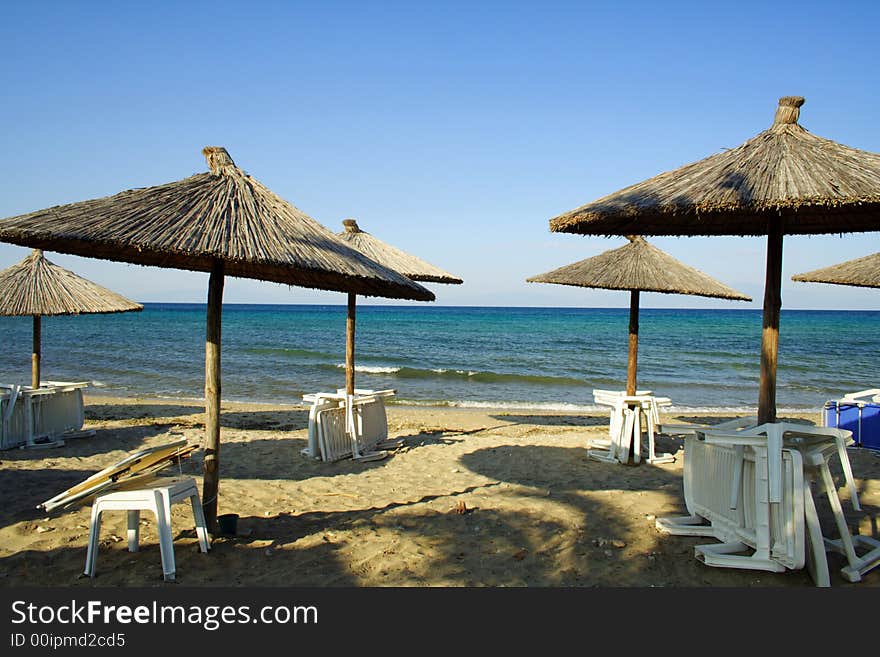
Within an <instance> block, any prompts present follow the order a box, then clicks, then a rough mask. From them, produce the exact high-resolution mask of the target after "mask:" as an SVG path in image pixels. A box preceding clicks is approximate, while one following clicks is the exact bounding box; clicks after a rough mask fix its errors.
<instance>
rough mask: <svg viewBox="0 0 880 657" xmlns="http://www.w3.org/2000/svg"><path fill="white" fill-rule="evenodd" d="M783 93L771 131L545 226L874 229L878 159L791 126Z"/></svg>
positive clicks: (686, 230)
mask: <svg viewBox="0 0 880 657" xmlns="http://www.w3.org/2000/svg"><path fill="white" fill-rule="evenodd" d="M803 103H804V99H803V98H801V97H799V96H785V97H783V98H780V99H779V108H778V109H777V112H776V117H775V120H774V122H773V125H772V126H771V127H770V128H769V129H767V130H765V131H763V132H761V133H759V134H758V135H756V136H755V137H753V138H751V139H749V140H748V141H746V142H745V143H743V144H741V145H740V146H737V147H736V148H731V149H729V150H725V151H723V152H721V153H716V154H715V155H711V156H709V157H707V158H705V159H702V160H700V161H698V162H694V163H693V164H688V165H686V166H683V167H680V168H678V169H674V170H672V171H667V172H665V173H661V174H660V175H658V176H655V177H653V178H649V179H648V180H645V181H643V182H640V183H637V184H635V185H631V186H629V187H625V188H624V189H621V190H620V191H617V192H614V193H613V194H609V195H607V196H603V197H602V198H600V199H597V200H596V201H593V202H591V203H588V204H586V205H582V206H581V207H579V208H576V209H574V210H571V211H570V212H566V213H564V214H561V215H559V216H557V217H555V218H553V219H551V220H550V230H551V231H555V232H564V233H582V234H586V235H626V234H631V233H637V234H640V235H766V234H767V231H768V227H767V226H768V221H769V220H770V218H771V217H772V218H774V219H775V218H777V217H778V218H779V219H780V220H781V223H782V232H783V233H784V234H789V235H794V234H819V233H840V232H858V231H873V230H880V154H878V153H871V152H869V151H863V150H858V149H855V148H850V147H849V146H844V145H842V144H839V143H837V142H834V141H831V140H829V139H824V138H822V137H818V136H816V135H814V134H812V133H810V132H808V131H807V130H805V129H804V128H803V127H801V126H800V125H799V124H798V122H797V121H798V117H799V114H800V107H801V106H802V105H803Z"/></svg>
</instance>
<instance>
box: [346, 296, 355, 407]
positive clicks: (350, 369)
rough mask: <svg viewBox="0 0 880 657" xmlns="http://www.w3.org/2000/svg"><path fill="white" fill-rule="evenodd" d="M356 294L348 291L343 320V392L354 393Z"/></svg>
mask: <svg viewBox="0 0 880 657" xmlns="http://www.w3.org/2000/svg"><path fill="white" fill-rule="evenodd" d="M356 303H357V295H356V294H355V293H354V292H349V293H348V317H347V318H346V320H345V394H346V395H353V394H354V326H355V315H356V312H357V305H356Z"/></svg>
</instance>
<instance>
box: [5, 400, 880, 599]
mask: <svg viewBox="0 0 880 657" xmlns="http://www.w3.org/2000/svg"><path fill="white" fill-rule="evenodd" d="M699 419H700V418H697V417H694V416H689V417H688V416H683V415H681V414H671V415H670V416H668V417H664V418H663V420H664V421H676V422H682V421H695V420H699ZM702 419H703V420H706V421H708V422H714V421H717V420H720V419H721V417H720V416H717V415H716V416H713V417H711V418H705V417H704V418H702ZM785 419H791V420H802V421H807V422H810V423H816V422H817V421H818V417H817V414H802V415H785ZM307 420H308V410H307V408H306V407H305V406H302V405H290V406H279V405H263V404H242V403H224V404H223V407H222V416H221V424H222V439H221V445H222V446H221V482H220V497H219V513H221V514H226V513H235V514H238V515H239V516H240V519H239V522H238V535H236V536H217V537H215V538H214V541H213V545H212V550H211V552H210V553H208V554H202V553H200V552H199V551H198V545H197V540H196V536H195V531H194V530H193V523H192V515H191V512H190V510H189V509H188V507H187V506H186V505H183V504H180V505H175V506H174V507H173V513H172V516H173V528H174V533H175V557H176V560H177V584H178V585H183V586H265V587H275V586H318V587H340V586H356V587H385V586H395V587H396V586H403V587H412V586H415V587H436V586H444V587H445V586H455V587H459V586H490V587H501V586H507V587H525V586H530V587H597V586H598V587H792V586H794V587H798V586H800V587H803V586H808V587H811V586H812V581H811V579H810V577H809V575H808V574H807V572H806V571H805V570H802V571H789V572H786V573H779V574H777V573H769V572H762V571H746V570H731V569H721V568H711V567H708V566H705V565H704V564H702V563H700V562H698V561H697V560H696V559H695V558H694V551H693V548H694V546H695V545H698V544H701V543H707V542H712V540H711V539H705V538H693V537H682V536H668V535H664V534H662V533H660V532H658V531H657V530H656V529H655V523H654V521H655V518H657V517H664V516H670V515H681V514H683V513H684V512H685V508H684V500H683V496H682V458H681V457H682V445H681V442H680V441H677V440H672V439H669V438H661V441H660V443H659V445H658V449H662V450H663V451H670V452H673V453H676V454H677V457H678V458H676V460H675V462H674V463H668V464H661V465H648V464H644V463H643V464H641V465H638V466H623V465H612V464H607V463H601V462H597V461H593V460H590V459H589V458H588V457H587V451H586V445H587V441H588V439H589V438H590V437H601V436H602V435H603V434H604V433H605V432H607V423H608V418H607V415H605V414H602V413H598V412H597V413H595V414H586V415H583V414H562V413H534V412H531V411H528V412H517V411H512V410H509V409H508V410H504V411H493V410H491V409H456V408H436V407H404V406H389V409H388V424H389V436H390V437H393V438H399V439H401V441H402V446H401V447H399V448H398V449H395V450H392V451H390V452H389V455H388V456H387V457H386V458H385V459H383V460H379V461H372V462H363V463H361V462H353V461H351V460H344V461H340V462H337V463H324V462H321V461H316V460H313V459H310V458H307V457H305V456H303V455H302V454H301V450H302V449H303V448H304V447H305V446H306V441H307ZM203 421H204V415H203V407H202V405H201V402H200V401H199V400H194V401H180V400H167V399H164V400H163V399H152V398H131V399H118V398H110V397H102V396H95V395H92V396H88V397H87V399H86V425H85V428H88V429H94V430H95V435H94V437H91V438H82V439H77V440H71V441H68V443H67V444H66V445H65V446H63V447H60V448H51V449H30V450H23V449H22V450H19V449H17V450H9V451H5V452H0V489H2V490H3V492H4V497H5V500H4V504H3V505H2V508H0V586H3V587H13V586H26V585H36V586H63V587H95V586H125V587H136V586H137V587H140V586H158V587H161V586H175V584H174V583H165V582H163V579H162V569H161V564H160V559H159V548H158V544H157V539H156V532H155V522H154V519H153V518H152V517H151V516H150V515H149V514H144V515H143V516H142V520H141V525H142V528H141V545H142V547H141V551H140V552H138V553H130V552H128V551H127V549H126V541H125V539H124V537H125V533H126V532H125V514H124V513H121V512H120V513H108V514H105V517H104V522H103V528H102V533H101V549H100V553H99V556H98V563H97V576H96V577H95V578H93V579H92V578H86V577H83V576H82V571H83V565H84V562H85V553H86V545H87V539H88V523H89V511H90V507H89V505H88V504H83V505H79V506H77V507H74V508H71V509H67V510H62V511H58V512H53V513H50V514H46V513H45V512H40V511H37V510H36V506H37V504H39V503H40V502H42V501H44V500H46V499H48V498H50V497H52V496H53V495H55V494H57V493H59V492H61V491H62V490H64V489H66V488H68V487H70V486H72V485H74V484H76V483H78V482H79V481H81V480H83V479H85V478H86V477H88V476H89V475H91V474H93V473H94V472H96V471H98V470H100V469H101V468H104V467H106V466H107V465H110V464H112V463H114V462H116V461H118V460H119V459H121V458H123V457H124V456H126V455H127V454H130V453H132V452H134V451H137V450H139V449H142V448H144V447H148V446H155V445H161V444H164V443H167V442H168V441H170V440H172V439H174V438H179V437H186V438H187V439H188V441H190V442H191V443H196V444H199V445H201V444H202V441H203V439H204V434H203V428H204V427H203ZM850 460H851V462H852V466H853V471H854V474H855V478H856V483H857V486H858V489H859V493H860V496H861V502H862V505H863V509H864V512H863V513H856V512H853V511H852V510H851V506H850V505H849V499H848V494H847V492H846V490H845V489H844V488H841V492H840V494H841V497H842V498H843V500H844V506H845V509H846V510H847V515H848V519H849V521H850V524H851V526H852V528H853V529H855V528H858V529H859V531H860V533H862V534H868V535H874V536H875V537H878V536H880V529H878V524H877V518H878V516H880V458H878V455H877V453H875V452H870V451H867V450H858V449H851V450H850ZM834 466H837V461H836V459H834V461H833V467H832V471H833V472H834V475H835V478H836V480H837V482H838V484H839V485H842V481H843V479H842V473H841V472H840V471H839V467H836V468H835V467H834ZM175 470H177V468H174V469H169V470H166V471H165V473H167V474H174V473H175ZM179 471H180V472H181V473H183V474H188V475H191V476H193V477H195V478H196V479H197V480H198V483H199V487H200V489H201V475H202V463H201V451H200V450H197V451H196V452H195V453H194V458H192V459H190V460H187V461H186V462H184V463H183V464H182V465H181V466H180V468H179ZM163 474H164V473H163ZM823 511H824V510H823V509H822V508H820V513H823ZM823 518H824V516H823ZM825 520H827V518H824V519H823V522H825ZM829 565H830V566H831V574H832V586H834V587H869V586H880V569H877V570H874V571H873V572H870V573H868V574H867V575H866V576H865V578H864V579H863V581H862V582H859V583H857V584H852V583H850V582H848V581H846V580H845V579H844V578H843V577H842V576H841V574H840V572H839V570H840V567H841V566H842V565H843V560H842V558H839V557H838V556H837V555H833V554H829Z"/></svg>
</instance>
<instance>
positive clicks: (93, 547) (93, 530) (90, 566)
mask: <svg viewBox="0 0 880 657" xmlns="http://www.w3.org/2000/svg"><path fill="white" fill-rule="evenodd" d="M100 534H101V508H100V505H99V504H98V503H97V502H96V503H95V504H93V505H92V519H91V522H90V523H89V548H88V550H86V568H85V571H84V573H85V574H86V575H88V576H89V577H94V576H95V567H96V566H97V564H98V537H99V536H100Z"/></svg>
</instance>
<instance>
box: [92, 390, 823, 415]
mask: <svg viewBox="0 0 880 657" xmlns="http://www.w3.org/2000/svg"><path fill="white" fill-rule="evenodd" d="M590 394H592V392H591V393H590ZM83 399H84V400H85V403H89V400H90V399H91V400H93V401H94V402H97V401H98V400H101V399H104V400H117V401H119V402H122V401H124V400H136V401H155V402H156V403H160V404H162V403H165V404H173V403H178V402H179V403H187V404H202V405H204V403H205V400H204V398H203V397H169V396H161V395H153V394H129V395H124V394H120V393H117V392H106V393H105V392H101V389H100V388H99V389H95V388H94V387H90V388H88V389H86V390H84V391H83ZM220 403H221V404H226V405H229V404H233V405H239V404H240V405H257V406H278V407H284V408H292V409H303V408H306V409H307V408H309V407H310V406H311V404H309V403H308V402H303V401H300V402H280V401H273V400H242V399H221V400H220ZM385 404H386V406H387V407H388V408H392V407H393V408H403V409H411V410H418V409H434V410H449V411H456V410H462V411H479V412H497V413H507V412H517V411H519V412H525V411H528V412H531V413H547V414H557V415H565V414H572V413H574V414H595V413H608V409H607V407H604V406H599V405H596V404H583V405H580V404H566V403H559V404H554V403H552V402H522V403H520V402H470V401H462V402H457V401H424V402H423V401H418V400H401V401H398V400H396V399H395V398H391V399H388V400H386V402H385ZM682 413H687V414H689V415H696V416H708V417H711V416H713V415H718V414H724V415H726V414H731V413H733V414H738V415H756V414H757V405H755V406H677V405H675V404H673V405H672V406H670V407H669V408H668V409H667V410H666V414H667V415H674V414H682ZM777 413H778V414H780V415H792V416H798V417H800V416H805V415H810V416H815V417H816V421H817V422H821V415H822V413H823V408H819V407H815V408H795V407H788V408H785V407H780V408H779V409H778V410H777Z"/></svg>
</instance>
